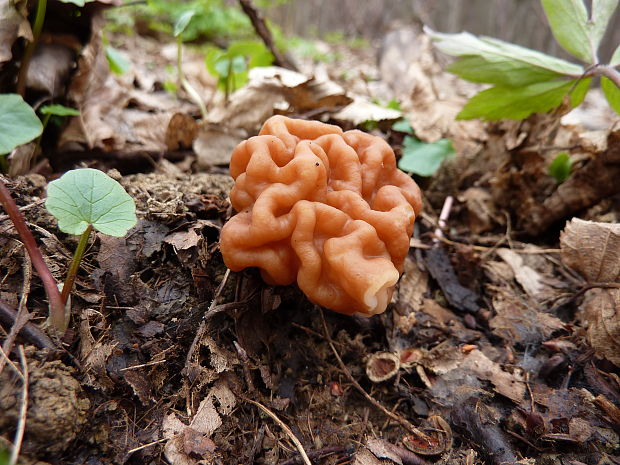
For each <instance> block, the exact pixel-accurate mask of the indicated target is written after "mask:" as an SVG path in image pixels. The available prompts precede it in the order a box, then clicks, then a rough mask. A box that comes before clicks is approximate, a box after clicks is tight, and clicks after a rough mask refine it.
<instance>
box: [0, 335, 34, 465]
mask: <svg viewBox="0 0 620 465" xmlns="http://www.w3.org/2000/svg"><path fill="white" fill-rule="evenodd" d="M3 354H4V352H3ZM19 361H20V363H21V365H22V371H21V372H20V371H19V370H17V367H15V365H12V364H11V366H12V367H13V368H14V369H15V372H16V373H17V376H19V377H20V379H21V382H22V404H21V406H20V408H19V420H18V422H17V431H15V440H14V441H13V450H12V451H11V458H10V459H9V465H15V464H16V463H17V459H18V458H19V451H20V450H21V448H22V441H23V440H24V431H25V430H26V413H27V411H28V382H29V378H28V361H27V360H26V355H25V354H24V346H19Z"/></svg>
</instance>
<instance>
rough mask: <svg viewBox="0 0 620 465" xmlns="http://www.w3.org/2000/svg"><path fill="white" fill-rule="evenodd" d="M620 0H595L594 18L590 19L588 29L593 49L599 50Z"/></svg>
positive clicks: (593, 7)
mask: <svg viewBox="0 0 620 465" xmlns="http://www.w3.org/2000/svg"><path fill="white" fill-rule="evenodd" d="M618 1H619V0H593V1H592V18H591V19H590V21H588V25H587V26H588V30H589V36H590V44H591V47H592V50H594V51H595V52H596V51H597V50H598V47H599V44H600V43H601V39H602V38H603V36H604V35H605V31H606V30H607V25H608V23H609V20H610V19H611V16H612V15H613V14H614V11H615V10H616V8H617V7H618Z"/></svg>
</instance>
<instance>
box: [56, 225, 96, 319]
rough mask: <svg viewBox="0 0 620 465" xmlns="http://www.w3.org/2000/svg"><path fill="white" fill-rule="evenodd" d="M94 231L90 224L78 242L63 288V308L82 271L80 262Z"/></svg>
mask: <svg viewBox="0 0 620 465" xmlns="http://www.w3.org/2000/svg"><path fill="white" fill-rule="evenodd" d="M92 230H93V225H92V224H89V225H88V227H87V228H86V230H85V231H84V232H83V233H82V235H81V236H80V242H78V245H77V247H76V249H75V253H74V254H73V261H72V262H71V266H69V271H68V272H67V277H66V278H65V283H64V284H63V286H62V294H61V295H60V296H61V299H62V303H63V307H64V305H66V303H67V299H68V298H69V294H70V293H71V290H72V289H73V283H75V278H76V276H77V273H78V270H79V269H80V262H81V261H82V257H83V256H84V251H85V250H86V246H87V245H88V238H89V237H90V233H91V231H92Z"/></svg>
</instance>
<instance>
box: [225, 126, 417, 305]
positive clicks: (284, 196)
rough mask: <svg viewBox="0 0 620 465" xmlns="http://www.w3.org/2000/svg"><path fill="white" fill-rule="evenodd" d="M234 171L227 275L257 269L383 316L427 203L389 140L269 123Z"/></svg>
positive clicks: (329, 300) (328, 301)
mask: <svg viewBox="0 0 620 465" xmlns="http://www.w3.org/2000/svg"><path fill="white" fill-rule="evenodd" d="M230 174H231V176H232V177H233V178H234V179H235V185H234V187H233V189H232V191H231V193H230V200H231V203H232V205H233V207H234V208H235V210H237V211H238V212H239V213H238V214H236V215H235V216H233V217H232V218H231V219H230V220H229V221H228V222H227V223H226V225H224V227H223V229H222V232H221V237H220V246H221V251H222V255H223V257H224V262H225V263H226V266H228V268H230V269H231V270H233V271H241V270H242V269H244V268H247V267H258V268H260V270H261V273H262V275H263V279H265V281H267V282H268V283H270V284H279V285H287V284H291V283H294V282H295V281H296V282H297V285H298V286H299V288H300V289H301V290H302V291H303V292H304V293H305V294H306V296H307V297H308V298H309V299H310V300H311V301H312V302H314V303H316V304H318V305H322V306H324V307H327V308H329V309H331V310H334V311H336V312H339V313H345V314H363V315H374V314H377V313H381V312H383V311H384V310H385V308H386V307H387V304H388V303H389V302H390V298H391V295H392V291H393V289H394V286H395V284H396V282H397V281H398V278H399V276H400V273H401V272H402V270H403V262H404V259H405V256H406V255H407V251H408V250H409V239H410V237H411V234H412V232H413V222H414V221H415V218H416V215H417V214H418V213H419V212H420V209H421V198H420V190H419V188H418V186H417V185H416V184H415V182H414V181H413V180H412V179H411V178H410V177H409V176H407V175H406V174H405V173H403V172H401V171H399V170H398V169H397V168H396V159H395V157H394V152H393V151H392V149H391V148H390V146H389V145H388V144H387V143H386V142H385V141H384V140H383V139H381V138H379V137H376V136H372V135H369V134H365V133H363V132H361V131H347V132H343V131H342V130H341V129H340V128H339V127H337V126H332V125H329V124H324V123H321V122H317V121H305V120H298V119H290V118H286V117H283V116H273V117H271V118H270V119H268V120H267V121H266V122H265V124H264V125H263V128H262V129H261V131H260V133H259V135H258V136H256V137H252V138H250V139H248V140H246V141H244V142H242V143H241V144H239V145H238V146H237V148H235V150H234V151H233V154H232V158H231V161H230Z"/></svg>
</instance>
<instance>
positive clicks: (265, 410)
mask: <svg viewBox="0 0 620 465" xmlns="http://www.w3.org/2000/svg"><path fill="white" fill-rule="evenodd" d="M237 396H239V398H240V399H242V400H244V401H245V402H248V403H250V404H252V405H256V406H257V407H258V408H259V409H261V410H262V412H263V413H265V414H266V415H268V416H269V417H271V419H272V420H273V421H275V422H276V423H277V424H278V425H279V426H280V428H282V430H283V431H284V432H285V433H286V435H287V436H288V437H289V438H290V440H291V441H293V443H294V444H295V447H297V450H298V451H299V455H301V458H302V459H303V461H304V463H305V464H306V465H312V462H311V461H310V458H309V457H308V454H306V450H305V449H304V446H303V445H302V443H301V442H300V441H299V439H297V436H295V434H293V432H292V431H291V429H290V428H289V427H288V426H287V425H286V423H284V422H283V421H282V420H280V419H279V418H278V416H277V415H276V414H275V413H273V412H272V411H271V410H269V409H268V408H267V407H265V406H264V405H263V404H261V403H260V402H256V401H255V400H252V399H248V398H247V397H245V396H243V395H241V394H237Z"/></svg>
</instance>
